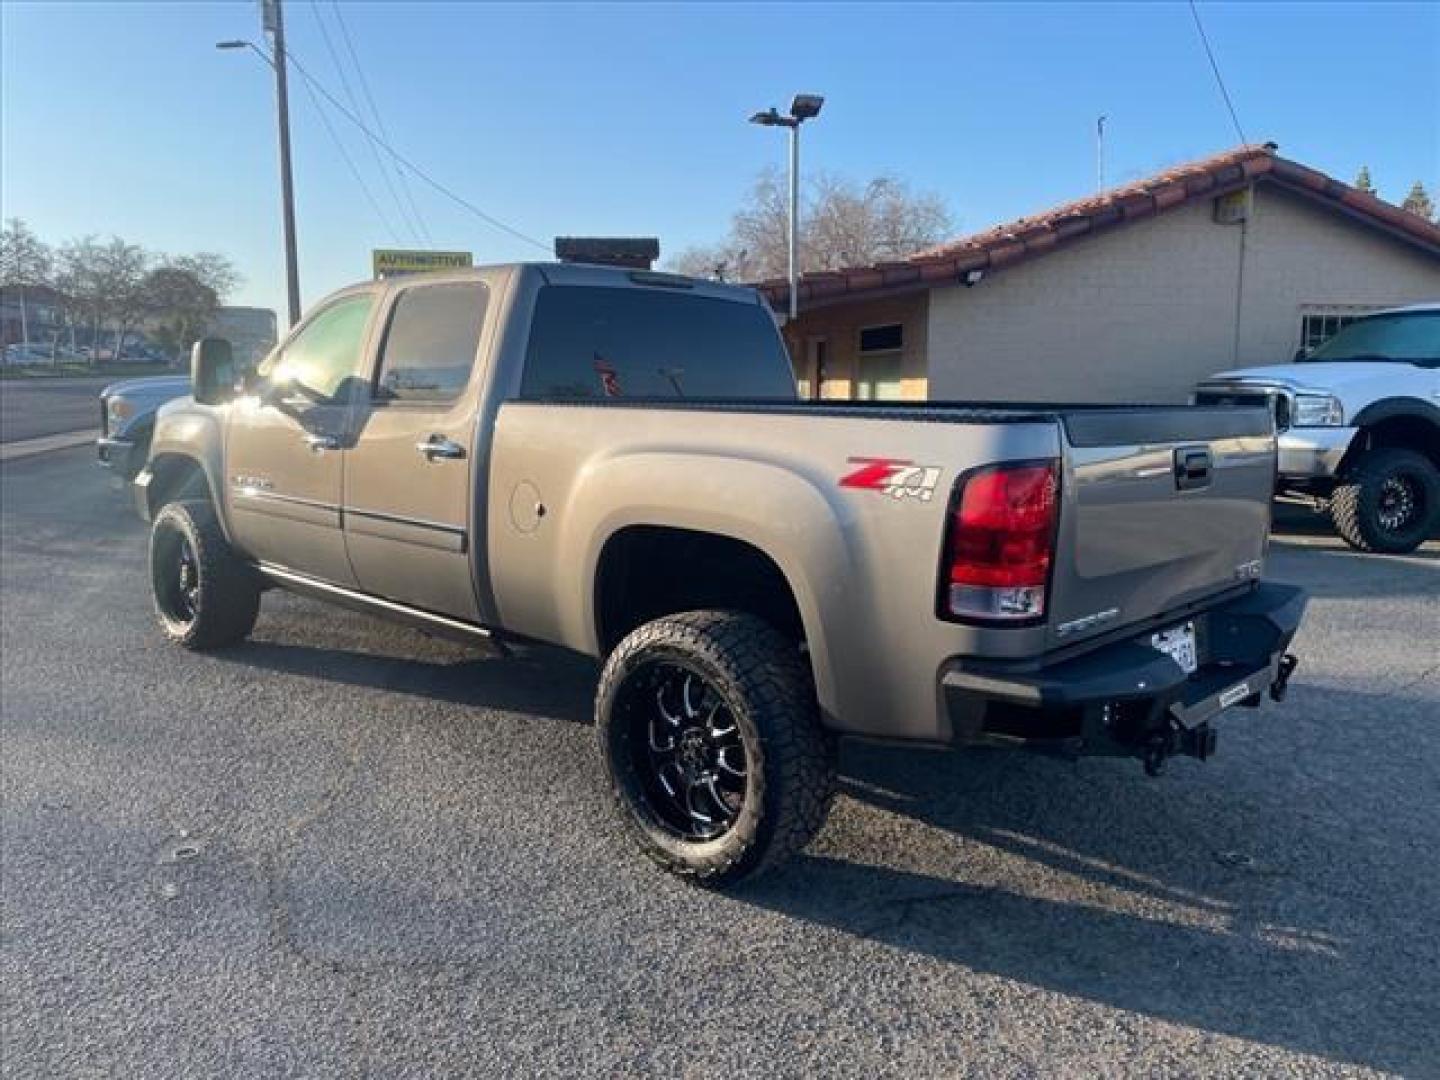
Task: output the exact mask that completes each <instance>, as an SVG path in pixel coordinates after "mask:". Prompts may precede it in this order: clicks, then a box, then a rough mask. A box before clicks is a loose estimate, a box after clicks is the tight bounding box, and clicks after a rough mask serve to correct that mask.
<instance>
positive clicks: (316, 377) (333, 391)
mask: <svg viewBox="0 0 1440 1080" xmlns="http://www.w3.org/2000/svg"><path fill="white" fill-rule="evenodd" d="M373 303H374V297H373V296H371V295H370V294H369V293H362V294H360V295H358V296H347V297H345V298H344V299H343V300H337V301H336V302H335V303H333V304H331V305H330V306H329V307H328V308H326V309H325V310H324V311H322V312H320V313H319V314H318V315H316V316H315V317H314V318H313V319H312V320H311V321H310V324H309V325H308V326H306V327H305V329H303V330H301V331H300V333H299V334H298V335H297V336H296V337H295V338H293V339H292V340H291V341H288V342H286V344H285V345H284V347H283V348H280V349H278V350H276V351H275V352H273V353H271V354H270V356H269V357H268V358H267V359H266V361H265V363H264V364H263V365H262V367H261V371H260V374H261V375H264V376H267V377H269V378H270V379H271V380H273V381H274V382H276V383H281V384H285V383H288V384H290V385H293V386H294V387H295V389H296V390H298V391H300V392H301V393H303V394H304V395H305V396H306V397H310V398H314V399H316V400H321V401H344V400H348V399H349V396H350V393H351V390H352V389H353V382H352V380H354V379H357V378H361V377H362V375H361V371H360V368H361V364H362V362H363V358H362V356H361V347H362V346H363V345H364V343H365V324H366V323H367V322H368V321H369V319H370V308H371V305H372V304H373Z"/></svg>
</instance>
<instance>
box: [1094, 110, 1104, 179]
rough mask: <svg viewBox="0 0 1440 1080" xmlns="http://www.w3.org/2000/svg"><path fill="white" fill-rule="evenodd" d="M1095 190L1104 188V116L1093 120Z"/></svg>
mask: <svg viewBox="0 0 1440 1080" xmlns="http://www.w3.org/2000/svg"><path fill="white" fill-rule="evenodd" d="M1095 190H1096V191H1104V190H1105V117H1104V116H1103V115H1102V116H1101V117H1099V118H1098V119H1097V120H1096V121H1095Z"/></svg>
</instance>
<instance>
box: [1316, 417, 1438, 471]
mask: <svg viewBox="0 0 1440 1080" xmlns="http://www.w3.org/2000/svg"><path fill="white" fill-rule="evenodd" d="M1382 447H1383V448H1387V449H1399V450H1414V451H1415V452H1416V453H1417V454H1424V455H1425V456H1426V457H1427V458H1429V459H1430V462H1431V464H1433V465H1434V466H1435V468H1437V469H1440V425H1437V424H1436V423H1435V422H1434V421H1432V420H1429V419H1427V418H1425V417H1423V416H1415V415H1407V414H1402V415H1399V416H1387V417H1386V418H1385V419H1383V420H1377V421H1375V422H1374V423H1373V424H1366V425H1365V426H1364V427H1363V428H1361V429H1360V434H1359V435H1358V436H1357V437H1356V438H1355V441H1354V442H1352V443H1351V444H1350V449H1349V450H1347V451H1346V452H1345V458H1344V460H1343V461H1342V462H1341V463H1340V467H1341V469H1342V470H1343V469H1344V468H1345V467H1346V466H1348V465H1350V464H1351V463H1352V462H1353V461H1354V460H1355V458H1356V457H1357V456H1358V455H1360V454H1361V453H1363V452H1365V451H1366V450H1378V449H1381V448H1382Z"/></svg>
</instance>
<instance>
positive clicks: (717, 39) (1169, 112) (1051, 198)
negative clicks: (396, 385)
mask: <svg viewBox="0 0 1440 1080" xmlns="http://www.w3.org/2000/svg"><path fill="white" fill-rule="evenodd" d="M1198 10H1199V13H1200V16H1201V18H1202V20H1203V21H1204V24H1205V28H1206V30H1207V32H1208V34H1209V37H1210V42H1211V44H1212V46H1213V48H1214V50H1215V54H1216V58H1217V60H1218V62H1219V65H1220V70H1221V72H1222V74H1223V76H1224V78H1225V80H1226V84H1227V86H1228V88H1229V91H1230V95H1231V97H1232V99H1233V100H1234V103H1235V106H1236V111H1237V113H1238V117H1239V121H1240V124H1241V125H1242V127H1243V130H1244V132H1245V135H1246V137H1247V138H1248V140H1249V141H1251V142H1264V141H1266V140H1274V141H1275V142H1278V143H1279V144H1280V152H1281V154H1283V155H1284V156H1286V157H1290V158H1293V159H1295V160H1298V161H1302V162H1305V163H1306V164H1308V165H1311V166H1313V167H1316V168H1318V169H1321V170H1322V171H1324V172H1328V173H1330V174H1331V175H1334V176H1336V177H1338V178H1340V179H1343V180H1347V181H1349V180H1351V179H1353V178H1354V176H1355V173H1356V170H1357V169H1358V168H1359V167H1360V166H1361V165H1362V164H1363V165H1368V166H1369V168H1370V172H1371V175H1372V177H1373V179H1374V182H1375V184H1376V186H1377V187H1378V188H1379V192H1380V194H1381V196H1382V197H1385V198H1389V199H1391V200H1393V201H1395V202H1398V201H1400V199H1401V198H1403V196H1404V194H1405V192H1406V191H1407V190H1408V189H1409V187H1410V185H1411V184H1412V183H1413V182H1414V181H1416V180H1421V181H1423V182H1424V183H1425V184H1426V186H1427V187H1429V188H1430V189H1431V191H1432V192H1440V4H1436V3H1424V4H1421V3H1416V4H1374V3H1372V4H1349V3H1338V2H1331V3H1316V4H1307V3H1299V2H1291V3H1280V4H1260V3H1244V4H1225V3H1209V2H1201V3H1200V5H1199V8H1198ZM285 19H286V32H287V38H288V45H289V47H290V50H291V53H292V55H293V57H294V59H295V61H296V62H297V63H298V64H300V65H303V67H304V69H305V70H306V71H308V72H309V73H310V75H311V76H312V77H313V78H314V79H316V80H317V81H318V82H319V83H320V84H322V85H323V86H324V87H325V88H327V89H328V90H329V91H330V92H331V93H332V94H333V95H334V96H335V98H336V99H337V100H338V101H339V102H341V103H342V104H344V105H346V106H347V107H349V105H350V98H349V97H348V96H347V90H346V86H345V83H344V82H342V79H341V76H340V75H339V74H338V73H337V67H336V63H335V61H334V59H333V58H332V54H331V51H330V50H331V48H333V50H334V53H335V55H336V56H338V57H340V58H341V60H342V61H345V62H346V63H347V64H348V58H349V54H348V51H347V44H346V39H345V37H344V36H343V35H344V34H345V33H348V35H349V39H350V42H351V43H352V44H353V48H354V51H355V54H356V55H357V56H358V57H359V59H360V61H361V65H362V67H363V70H364V75H365V85H363V86H362V85H361V83H360V81H359V80H358V78H357V76H356V74H355V72H354V69H353V68H348V69H347V70H346V75H347V78H348V79H349V81H350V87H349V93H351V94H353V95H354V100H355V101H356V102H357V103H358V104H359V105H360V107H361V108H362V109H364V108H366V106H365V97H364V95H365V94H366V92H367V90H368V93H369V94H370V96H371V97H372V98H373V100H374V102H375V104H376V107H377V108H378V111H379V114H380V119H381V121H382V122H383V125H384V127H385V130H386V132H387V133H388V135H389V142H390V143H391V145H393V146H394V148H395V149H396V150H398V151H399V152H400V153H401V154H403V155H404V156H405V157H406V158H408V159H410V160H411V161H413V162H414V163H415V164H417V165H419V166H420V167H421V168H422V169H423V170H424V171H425V172H426V173H428V174H429V175H430V176H431V177H433V178H434V179H435V180H437V181H438V182H440V183H441V184H443V185H444V186H446V187H448V188H450V189H452V190H453V191H454V192H456V193H457V194H459V195H460V196H462V197H463V198H464V199H466V200H467V201H468V202H470V203H472V204H473V205H474V206H476V207H478V208H480V209H481V210H483V211H484V212H486V213H488V214H490V215H491V216H493V217H494V218H496V219H498V220H500V221H502V222H504V223H505V224H506V225H508V226H510V227H511V228H513V229H514V230H516V231H518V232H519V233H522V234H524V235H526V236H529V237H531V238H534V239H536V240H538V241H541V242H542V244H543V245H545V246H546V247H548V245H549V243H550V241H551V240H552V238H553V237H554V236H556V235H591V236H597V235H643V236H658V237H659V238H660V241H661V246H662V260H663V258H664V256H665V255H675V254H678V253H679V252H680V251H681V250H683V249H684V248H686V247H688V246H691V245H693V244H702V243H708V242H712V241H715V240H718V239H719V238H721V237H722V236H723V235H724V233H725V232H726V229H727V226H728V222H729V219H730V216H731V214H732V213H733V211H734V210H735V209H736V207H737V206H738V205H739V204H740V202H741V201H742V200H743V198H744V195H745V193H746V192H747V190H748V189H749V187H750V185H751V184H752V183H753V180H754V177H755V175H756V173H757V172H759V171H760V170H761V169H763V168H765V167H766V166H768V165H775V166H783V165H784V161H785V143H784V139H783V133H782V132H780V131H778V130H774V129H766V128H760V127H757V126H754V125H751V124H748V123H746V118H747V117H748V116H749V115H750V114H751V113H752V112H754V111H756V110H757V109H761V108H765V107H768V106H770V105H777V106H780V107H781V109H782V110H783V109H784V108H785V107H786V106H787V105H788V103H789V100H790V97H791V95H792V94H794V93H795V92H797V91H806V92H814V93H820V94H823V95H825V98H826V104H825V108H824V112H823V113H822V114H821V116H820V117H819V119H817V120H816V121H814V122H812V123H810V124H807V125H806V127H805V129H804V133H803V141H802V154H803V161H802V172H805V171H808V170H823V171H826V172H829V173H832V174H835V175H839V176H844V177H849V178H852V179H855V180H861V181H863V180H867V179H869V178H871V177H873V176H875V175H878V174H887V175H892V176H896V177H899V178H901V179H903V180H905V181H906V182H908V183H909V184H910V185H911V186H912V188H914V189H916V190H920V191H933V192H935V193H937V194H939V195H941V196H942V197H943V198H944V199H945V201H946V203H947V204H948V206H949V209H950V212H951V215H952V219H953V221H954V223H955V231H956V233H957V235H958V234H963V233H967V232H972V231H976V230H979V229H982V228H984V227H986V226H988V225H991V224H994V223H996V222H999V221H1005V220H1009V219H1012V218H1015V217H1019V216H1022V215H1025V214H1029V213H1033V212H1036V211H1038V210H1042V209H1044V208H1045V207H1047V206H1051V205H1054V204H1056V203H1059V202H1064V201H1066V200H1069V199H1071V198H1075V197H1078V196H1081V195H1084V194H1086V193H1088V192H1089V191H1091V190H1092V189H1093V188H1094V185H1095V143H1094V138H1095V134H1094V133H1095V120H1096V117H1097V116H1100V115H1101V114H1103V115H1105V116H1106V118H1107V120H1106V158H1107V169H1106V174H1107V181H1108V182H1109V183H1111V184H1117V183H1123V182H1125V181H1126V180H1134V179H1138V178H1141V177H1143V176H1146V175H1149V174H1151V173H1154V172H1156V171H1159V170H1160V169H1163V168H1165V167H1166V166H1169V165H1172V164H1175V163H1177V162H1180V161H1184V160H1189V159H1192V158H1196V157H1200V156H1204V155H1206V154H1210V153H1213V152H1216V151H1219V150H1223V149H1226V148H1228V147H1231V146H1234V145H1236V144H1237V143H1239V142H1240V137H1239V135H1237V133H1236V131H1235V128H1234V125H1233V124H1232V121H1231V119H1230V115H1229V113H1228V111H1227V110H1226V108H1225V104H1224V101H1223V99H1222V98H1221V95H1220V91H1219V89H1218V88H1217V86H1216V83H1215V79H1214V76H1213V75H1212V73H1211V70H1210V67H1209V62H1208V61H1207V59H1206V56H1205V52H1204V49H1203V47H1202V45H1201V43H1200V39H1199V37H1198V35H1197V33H1196V29H1195V24H1194V22H1193V20H1192V16H1191V11H1190V8H1189V6H1188V5H1186V4H1183V3H1179V4H1172V3H1160V2H1157V3H1130V4H1085V3H1078V2H1076V3H1065V4H1039V3H1035V4H1030V3H1019V2H1015V3H1003V4H973V5H970V4H958V3H957V4H916V5H906V4H898V3H890V4H880V3H849V4H822V3H793V4H765V5H759V4H741V3H730V4H708V5H707V4H685V5H671V4H660V3H646V4H594V5H582V4H564V5H540V4H525V5H505V4H485V3H459V2H455V3H398V2H393V0H342V3H341V6H340V7H339V9H338V11H337V8H336V6H335V5H334V4H333V3H332V2H331V0H316V2H314V3H312V2H311V0H285ZM322 27H323V28H324V32H323V33H322ZM326 34H328V37H329V44H328V45H327V41H326ZM233 38H249V39H252V40H255V41H263V38H262V35H261V30H260V26H259V10H258V6H257V4H256V3H254V2H253V0H234V2H220V0H216V2H210V3H204V2H195V3H180V2H173V3H125V4H122V3H105V2H103V0H89V2H84V3H64V2H60V0H46V2H43V3H42V2H23V0H0V214H3V217H5V218H7V219H8V218H11V217H18V218H21V219H23V220H25V221H26V222H27V223H28V224H29V225H30V226H31V228H33V229H34V230H35V231H36V232H37V233H39V234H40V236H41V237H42V238H44V239H46V240H48V241H50V242H62V241H64V240H67V239H71V238H74V237H78V236H82V235H85V234H91V233H94V234H99V235H101V236H110V235H112V234H113V235H119V236H122V237H124V238H125V239H127V240H130V241H133V242H136V243H140V244H143V245H145V246H146V247H150V248H154V249H157V250H162V251H167V252H173V253H183V252H191V251H217V252H221V253H223V254H225V255H227V256H229V257H230V258H231V259H232V260H233V261H234V262H235V264H236V266H237V267H238V268H239V270H240V272H241V274H242V275H243V276H244V284H243V285H242V286H241V287H240V288H239V289H238V290H237V292H236V294H235V295H234V296H233V297H232V298H231V300H232V302H234V303H243V304H257V305H261V306H265V307H271V308H274V309H276V310H277V311H279V312H280V313H281V317H282V321H283V317H284V296H285V285H284V265H283V261H282V248H281V243H280V209H279V207H280V198H279V182H278V172H277V162H276V157H277V155H276V135H275V101H274V84H273V76H272V74H271V71H270V69H269V68H267V67H266V66H265V64H264V62H263V61H262V60H261V59H260V58H258V57H257V56H255V55H254V54H253V53H249V52H243V51H237V52H220V51H216V50H215V49H214V47H213V46H214V43H215V42H216V41H220V40H224V39H233ZM320 100H321V102H322V103H323V101H324V99H323V98H321V99H320ZM323 107H324V112H323V113H322V112H321V111H320V109H317V106H316V103H315V102H314V101H313V100H312V99H311V96H310V93H309V91H308V90H307V86H306V83H305V80H304V79H302V78H300V77H299V76H298V75H296V74H294V73H292V76H291V113H292V127H293V142H294V158H295V186H296V207H297V219H298V225H297V234H298V238H299V250H300V284H301V291H302V296H303V298H304V302H305V304H306V305H307V306H308V305H309V304H311V303H313V302H314V301H316V300H318V299H320V298H321V297H322V296H323V295H325V294H326V293H328V292H330V291H331V290H333V289H336V288H339V287H341V286H343V285H345V284H348V283H351V282H354V281H357V280H360V279H363V278H366V277H368V276H369V275H370V265H371V264H370V251H371V249H372V248H375V247H418V246H433V247H436V248H441V249H455V250H463V251H471V252H473V253H474V255H475V259H476V262H477V263H483V262H501V261H510V260H517V259H533V258H546V257H548V256H547V251H546V250H542V249H541V248H538V247H534V246H532V245H530V244H529V243H527V242H525V241H523V240H519V239H517V238H515V237H514V236H512V235H510V234H508V233H506V232H503V231H500V230H499V229H496V228H494V227H492V226H491V225H489V224H487V223H486V222H484V221H482V220H481V219H480V218H478V217H477V216H476V215H474V214H473V213H471V212H470V211H468V210H466V209H463V208H461V207H459V206H458V205H456V204H455V203H454V202H452V201H450V200H449V199H447V198H446V197H445V196H443V195H442V194H440V193H439V192H438V191H436V190H434V189H433V188H431V187H429V186H427V184H426V183H425V182H424V181H422V180H420V179H418V178H416V177H415V176H413V175H411V176H410V177H409V178H408V180H407V183H408V187H409V191H410V194H411V195H412V196H413V199H414V202H415V205H416V207H417V208H418V211H419V215H418V216H419V218H420V221H421V224H422V225H423V227H424V232H425V234H426V235H428V237H429V238H430V243H429V244H428V245H427V244H423V243H421V242H420V240H419V239H417V236H418V235H419V234H420V229H419V228H418V227H417V226H416V224H415V223H414V221H413V218H414V216H415V215H414V214H413V213H411V212H410V209H409V203H408V202H407V201H406V194H405V192H404V190H402V187H401V185H400V183H399V181H398V180H396V178H395V177H394V175H393V174H390V175H389V180H388V182H387V181H386V180H385V179H383V178H382V170H381V168H380V167H379V166H378V165H377V162H376V160H375V158H374V157H372V155H371V152H370V148H369V147H368V145H367V143H366V140H365V137H364V136H363V135H362V134H360V133H359V131H358V130H357V129H356V128H355V127H353V126H352V125H351V124H350V123H349V121H347V120H346V119H344V118H343V117H342V116H341V115H340V114H339V113H338V112H336V110H335V109H334V108H333V107H332V106H330V105H328V104H326V105H324V106H323ZM322 117H323V118H322ZM324 119H328V120H329V122H330V125H331V127H333V129H334V131H335V135H336V136H338V138H339V140H340V143H341V145H343V146H344V147H345V149H346V153H348V154H349V156H350V158H351V160H352V161H353V162H354V164H355V166H356V169H357V171H358V172H359V173H360V175H361V176H362V177H363V178H364V181H365V183H366V184H367V185H368V186H369V187H370V189H371V192H372V194H373V195H374V197H375V200H376V202H377V203H378V205H379V207H380V213H377V211H376V210H375V208H374V207H373V206H372V205H371V203H370V202H369V201H367V198H366V196H365V194H364V193H363V191H362V188H361V186H360V184H359V183H358V182H357V180H356V179H355V176H354V175H353V174H352V173H351V171H350V169H349V167H348V166H347V165H346V163H345V160H344V157H343V156H342V154H341V153H340V152H339V151H338V150H337V148H336V144H335V142H334V141H332V136H331V134H330V132H329V131H327V129H326V126H325V123H324ZM382 160H388V159H385V158H384V157H383V155H382ZM392 188H393V191H392ZM402 207H403V211H402V209H401V208H402ZM382 215H383V216H382ZM407 220H408V222H409V223H408V225H407V224H406V221H407ZM387 222H388V224H387Z"/></svg>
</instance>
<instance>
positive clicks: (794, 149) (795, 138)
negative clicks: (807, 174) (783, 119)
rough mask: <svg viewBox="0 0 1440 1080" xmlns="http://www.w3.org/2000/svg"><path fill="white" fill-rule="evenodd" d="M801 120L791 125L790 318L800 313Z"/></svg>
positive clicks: (792, 318)
mask: <svg viewBox="0 0 1440 1080" xmlns="http://www.w3.org/2000/svg"><path fill="white" fill-rule="evenodd" d="M799 246H800V121H798V120H797V121H795V123H794V124H792V125H791V126H790V244H789V255H790V318H791V320H792V321H793V320H794V319H795V316H796V315H798V314H799V313H800V259H799V253H798V251H797V250H796V249H797V248H798V247H799Z"/></svg>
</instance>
